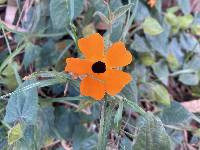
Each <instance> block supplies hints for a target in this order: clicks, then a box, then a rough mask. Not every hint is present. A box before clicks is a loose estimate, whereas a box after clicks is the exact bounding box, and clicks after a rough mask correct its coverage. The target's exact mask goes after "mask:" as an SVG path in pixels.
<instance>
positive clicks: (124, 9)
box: [113, 4, 133, 21]
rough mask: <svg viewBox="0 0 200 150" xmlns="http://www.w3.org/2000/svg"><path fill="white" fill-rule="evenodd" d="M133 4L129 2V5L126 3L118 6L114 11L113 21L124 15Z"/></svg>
mask: <svg viewBox="0 0 200 150" xmlns="http://www.w3.org/2000/svg"><path fill="white" fill-rule="evenodd" d="M132 6H133V4H128V5H124V6H121V7H119V8H117V9H116V10H115V11H114V12H113V21H114V20H117V19H118V18H120V17H121V16H122V15H124V14H125V13H126V12H127V11H128V10H129V9H130V8H131V7H132Z"/></svg>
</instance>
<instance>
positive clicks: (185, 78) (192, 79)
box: [178, 73, 199, 86]
mask: <svg viewBox="0 0 200 150" xmlns="http://www.w3.org/2000/svg"><path fill="white" fill-rule="evenodd" d="M178 80H179V81H181V82H182V83H184V84H185V85H191V86H194V85H198V83H199V76H198V74H196V73H194V74H181V75H180V76H179V78H178Z"/></svg>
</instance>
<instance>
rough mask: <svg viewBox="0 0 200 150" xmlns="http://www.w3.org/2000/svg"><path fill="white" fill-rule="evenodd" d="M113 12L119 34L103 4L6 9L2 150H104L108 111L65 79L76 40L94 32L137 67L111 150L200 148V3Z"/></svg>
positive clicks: (139, 2)
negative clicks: (103, 120)
mask: <svg viewBox="0 0 200 150" xmlns="http://www.w3.org/2000/svg"><path fill="white" fill-rule="evenodd" d="M107 2H108V3H109V7H110V9H111V12H112V13H113V15H112V18H110V19H111V20H112V22H110V24H111V25H112V32H111V30H110V28H109V25H108V23H109V20H108V19H107V17H108V15H109V11H108V7H107V5H106V1H103V0H96V1H93V0H59V1H58V0H24V1H23V0H16V1H15V0H7V1H5V0H0V12H1V13H0V16H1V20H0V27H1V32H0V33H1V34H0V91H1V95H2V96H1V100H0V149H2V150H4V149H16V150H38V149H55V150H63V149H72V148H73V149H74V150H90V149H91V150H93V149H96V145H97V142H98V136H97V135H98V132H99V119H100V111H101V105H102V102H95V101H94V100H92V99H91V98H88V97H82V96H79V82H78V80H72V79H71V77H70V75H69V74H65V73H63V70H64V67H65V58H66V57H71V56H72V57H79V56H80V55H81V54H80V53H79V50H78V48H77V46H76V41H77V39H78V38H80V37H83V36H87V35H89V34H91V33H95V32H99V33H101V34H102V35H104V37H105V39H107V40H108V37H109V34H110V33H111V35H110V40H111V41H112V42H115V41H118V40H122V41H124V42H125V43H126V45H127V49H129V50H130V51H131V53H132V54H133V56H134V58H135V60H134V62H133V63H132V64H130V65H129V66H128V67H126V68H124V70H126V71H128V72H130V73H131V74H132V76H133V78H134V80H133V81H132V82H131V83H130V84H129V85H127V86H126V87H125V88H124V90H123V91H122V92H121V93H120V96H122V97H125V98H126V99H127V100H128V102H124V101H121V100H119V99H117V98H116V103H117V104H116V105H117V106H116V108H115V110H116V113H115V116H114V120H113V122H112V126H111V127H110V129H112V130H111V132H110V135H109V137H108V138H109V142H108V146H107V148H108V149H123V150H124V149H125V150H129V149H134V150H143V149H144V150H147V149H151V150H158V149H163V150H169V149H177V150H182V149H183V150H186V149H191V150H194V149H199V148H200V142H199V141H200V129H199V127H200V124H199V123H200V118H199V112H200V100H198V99H199V97H200V84H199V80H200V44H199V43H200V42H199V41H200V39H199V37H200V1H199V0H190V1H189V0H168V1H167V0H157V3H156V5H155V7H153V8H151V7H149V6H148V5H147V1H146V0H109V1H107ZM24 79H25V80H24ZM138 105H139V106H140V107H141V108H143V109H144V110H145V111H147V113H145V116H143V115H140V113H138V112H140V109H141V108H140V107H138Z"/></svg>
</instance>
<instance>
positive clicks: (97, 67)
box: [92, 61, 106, 73]
mask: <svg viewBox="0 0 200 150" xmlns="http://www.w3.org/2000/svg"><path fill="white" fill-rule="evenodd" d="M92 71H93V72H94V73H104V72H105V71H106V64H105V63H104V62H101V61H97V62H95V63H94V64H93V65H92Z"/></svg>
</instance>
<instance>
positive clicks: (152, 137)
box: [133, 112, 171, 150]
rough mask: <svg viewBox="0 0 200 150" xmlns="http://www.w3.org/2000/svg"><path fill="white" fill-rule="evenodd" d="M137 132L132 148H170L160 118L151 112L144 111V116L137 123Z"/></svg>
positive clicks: (157, 149) (165, 149)
mask: <svg viewBox="0 0 200 150" xmlns="http://www.w3.org/2000/svg"><path fill="white" fill-rule="evenodd" d="M139 128H140V129H139V132H138V136H137V138H136V142H135V144H134V146H133V149H134V150H170V149H171V141H170V138H169V136H168V135H167V133H166V131H165V128H164V127H163V124H162V122H161V120H160V119H159V118H157V117H155V116H153V114H152V113H150V112H148V113H146V116H145V118H144V120H143V122H142V123H141V125H139Z"/></svg>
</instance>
